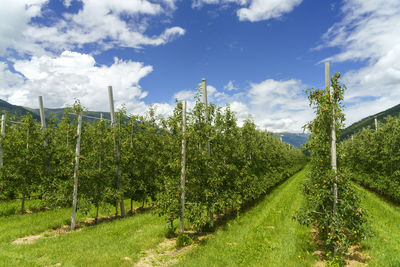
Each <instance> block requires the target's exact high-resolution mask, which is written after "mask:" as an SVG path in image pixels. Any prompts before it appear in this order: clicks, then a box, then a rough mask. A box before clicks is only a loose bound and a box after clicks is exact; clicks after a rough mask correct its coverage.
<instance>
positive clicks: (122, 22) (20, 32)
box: [0, 0, 185, 55]
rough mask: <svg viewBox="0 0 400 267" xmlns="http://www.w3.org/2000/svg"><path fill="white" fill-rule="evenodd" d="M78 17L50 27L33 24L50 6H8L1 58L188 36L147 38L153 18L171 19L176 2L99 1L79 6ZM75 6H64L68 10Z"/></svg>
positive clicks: (32, 1)
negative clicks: (14, 53)
mask: <svg viewBox="0 0 400 267" xmlns="http://www.w3.org/2000/svg"><path fill="white" fill-rule="evenodd" d="M80 1H81V2H82V8H81V9H80V10H79V11H78V12H77V13H65V14H63V16H62V17H59V18H52V20H49V21H52V23H51V24H50V25H47V24H46V25H43V24H40V23H38V22H35V23H33V22H32V19H33V18H36V17H40V16H42V15H43V13H45V12H46V11H48V10H47V9H48V7H47V5H46V3H47V2H48V1H47V0H17V1H15V0H3V2H5V3H4V5H5V6H7V7H9V8H3V9H1V10H0V25H1V26H0V55H4V54H5V52H6V50H7V49H12V50H15V51H17V52H18V53H20V54H29V55H45V54H48V52H49V51H50V52H53V53H58V52H61V51H63V50H73V49H75V48H80V47H82V46H83V45H87V44H90V45H94V46H97V49H100V50H106V49H109V48H112V47H115V46H122V47H132V48H142V47H143V46H146V45H151V46H159V45H163V44H165V43H168V42H170V41H172V40H174V39H175V38H177V37H179V36H181V35H183V34H184V33H185V30H184V29H183V28H181V27H177V26H174V27H168V28H166V29H165V30H164V31H162V32H161V33H159V34H158V35H152V36H149V35H147V34H146V31H147V30H148V27H149V23H150V21H151V18H156V17H158V16H161V15H167V16H168V15H169V14H170V13H171V12H172V11H173V10H174V9H175V8H176V7H175V1H176V0H160V1H158V2H157V3H153V2H152V1H149V0H133V1H132V0H119V1H96V0H80ZM70 4H71V1H64V5H65V6H69V5H70Z"/></svg>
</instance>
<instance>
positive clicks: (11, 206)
mask: <svg viewBox="0 0 400 267" xmlns="http://www.w3.org/2000/svg"><path fill="white" fill-rule="evenodd" d="M43 208H44V203H43V201H42V200H40V199H28V200H25V210H29V211H38V210H41V209H43ZM20 211H21V200H20V199H18V200H1V201H0V216H7V215H11V214H16V213H19V212H20Z"/></svg>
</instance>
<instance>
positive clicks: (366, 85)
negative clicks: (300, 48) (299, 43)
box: [318, 0, 400, 123]
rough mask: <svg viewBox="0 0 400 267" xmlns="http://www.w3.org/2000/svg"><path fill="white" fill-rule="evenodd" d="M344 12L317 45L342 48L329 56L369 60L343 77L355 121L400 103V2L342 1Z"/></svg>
mask: <svg viewBox="0 0 400 267" xmlns="http://www.w3.org/2000/svg"><path fill="white" fill-rule="evenodd" d="M342 14H343V18H342V20H341V21H339V22H337V23H335V24H334V25H333V26H332V27H331V28H329V30H328V31H327V32H326V33H325V34H324V36H323V40H324V42H323V44H322V45H320V46H319V47H318V48H324V47H338V48H340V52H339V53H337V54H335V55H333V56H332V57H330V58H328V59H326V60H332V61H338V62H344V61H362V62H365V63H366V64H365V67H362V68H360V69H356V70H351V71H349V72H347V73H345V74H344V77H343V80H344V82H345V84H346V85H347V87H348V90H347V92H346V95H345V99H346V101H347V102H348V106H349V108H348V109H347V113H348V114H349V115H348V117H349V123H352V122H354V121H357V120H359V119H361V118H363V117H364V116H366V115H371V114H373V113H374V112H379V111H382V110H384V109H387V108H389V107H391V106H393V105H396V104H398V103H399V101H398V99H400V93H399V91H400V5H399V1H397V0H363V1H361V0H349V1H346V2H345V3H344V4H343V6H342ZM365 99H367V101H366V100H365ZM395 99H397V101H394V100H395Z"/></svg>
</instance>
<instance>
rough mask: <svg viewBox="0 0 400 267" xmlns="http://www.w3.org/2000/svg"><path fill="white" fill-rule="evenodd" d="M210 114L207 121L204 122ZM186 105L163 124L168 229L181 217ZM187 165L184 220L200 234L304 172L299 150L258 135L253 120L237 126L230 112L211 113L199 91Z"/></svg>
mask: <svg viewBox="0 0 400 267" xmlns="http://www.w3.org/2000/svg"><path fill="white" fill-rule="evenodd" d="M205 114H207V120H205ZM181 120H182V105H181V104H180V103H178V105H177V107H176V109H175V110H174V114H173V115H172V116H171V117H169V118H168V120H167V121H165V122H164V125H165V129H166V131H165V132H164V134H163V135H162V136H163V137H164V138H165V145H164V147H165V148H166V149H167V151H168V152H167V153H166V154H164V155H163V156H162V158H163V162H164V163H163V168H162V170H161V176H162V179H161V181H162V182H161V190H160V193H159V195H158V207H159V213H160V215H166V217H167V221H169V222H170V223H172V222H173V220H174V219H176V218H179V216H180V202H179V201H180V195H181V189H180V170H181V160H180V158H181V142H182V125H181ZM185 138H186V140H187V151H186V154H187V165H186V190H185V199H186V203H187V204H186V207H185V218H186V219H187V220H188V222H189V223H190V224H191V225H192V226H193V228H194V229H195V230H197V231H211V230H213V227H214V215H217V214H222V213H223V212H224V211H226V210H228V209H229V210H232V211H236V210H239V209H240V207H241V206H242V205H244V204H245V203H246V202H249V201H252V200H255V199H257V198H259V197H260V196H262V195H263V194H265V193H266V192H268V190H269V189H270V188H272V187H273V186H274V185H276V184H277V183H279V182H281V181H283V180H284V179H286V178H288V177H289V176H290V175H291V174H293V173H294V172H295V171H297V170H298V169H299V168H301V167H302V166H303V165H304V163H305V157H304V155H303V154H302V153H301V151H300V150H298V149H295V148H293V147H291V146H289V145H288V144H286V143H282V142H280V140H279V139H278V138H275V137H273V136H272V135H271V134H269V133H267V132H265V131H260V130H258V129H257V128H256V125H255V124H254V122H252V121H251V120H247V121H245V122H244V125H243V126H242V127H239V126H238V125H237V119H236V117H235V114H234V113H233V112H232V111H231V110H230V108H229V106H227V107H226V108H225V109H221V108H217V107H216V106H214V105H213V104H210V105H209V106H208V107H207V109H206V107H205V106H204V104H203V103H202V101H201V94H200V91H199V93H198V94H197V96H196V103H195V106H194V108H193V109H192V111H191V112H189V113H188V114H187V128H186V132H185Z"/></svg>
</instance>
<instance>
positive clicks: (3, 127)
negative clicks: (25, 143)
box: [0, 114, 6, 167]
mask: <svg viewBox="0 0 400 267" xmlns="http://www.w3.org/2000/svg"><path fill="white" fill-rule="evenodd" d="M5 135H6V115H4V114H3V115H1V136H0V139H1V142H0V167H3V165H4V159H3V157H4V154H3V153H4V152H3V140H4V137H5Z"/></svg>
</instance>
